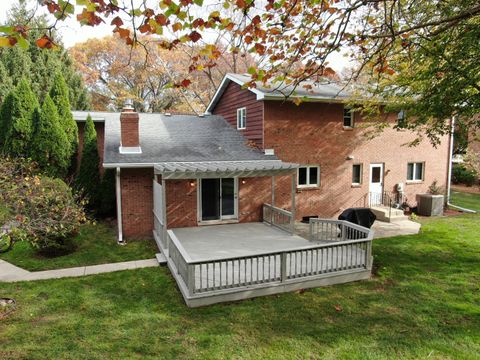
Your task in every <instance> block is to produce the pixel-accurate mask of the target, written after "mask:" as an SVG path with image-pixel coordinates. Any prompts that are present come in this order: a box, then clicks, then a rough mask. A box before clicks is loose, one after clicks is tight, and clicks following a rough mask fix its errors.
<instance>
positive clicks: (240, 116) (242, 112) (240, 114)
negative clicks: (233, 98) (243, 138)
mask: <svg viewBox="0 0 480 360" xmlns="http://www.w3.org/2000/svg"><path fill="white" fill-rule="evenodd" d="M242 121H243V124H242ZM242 125H243V126H242ZM246 128H247V108H246V107H242V108H239V109H237V129H238V130H245V129H246Z"/></svg>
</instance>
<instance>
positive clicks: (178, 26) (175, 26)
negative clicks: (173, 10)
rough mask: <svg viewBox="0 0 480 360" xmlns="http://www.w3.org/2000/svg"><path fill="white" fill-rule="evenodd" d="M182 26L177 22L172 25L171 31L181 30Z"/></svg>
mask: <svg viewBox="0 0 480 360" xmlns="http://www.w3.org/2000/svg"><path fill="white" fill-rule="evenodd" d="M182 28H183V26H182V24H180V23H178V22H177V23H175V24H173V25H172V30H173V31H180V30H182Z"/></svg>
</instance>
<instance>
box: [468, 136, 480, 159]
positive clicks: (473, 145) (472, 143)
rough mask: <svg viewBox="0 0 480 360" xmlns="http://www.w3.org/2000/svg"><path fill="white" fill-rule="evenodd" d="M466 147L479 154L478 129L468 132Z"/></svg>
mask: <svg viewBox="0 0 480 360" xmlns="http://www.w3.org/2000/svg"><path fill="white" fill-rule="evenodd" d="M468 149H469V150H470V151H472V152H474V153H476V154H480V130H477V131H476V132H474V131H472V132H471V133H470V134H469V136H468Z"/></svg>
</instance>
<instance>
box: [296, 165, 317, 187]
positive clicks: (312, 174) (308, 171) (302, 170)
mask: <svg viewBox="0 0 480 360" xmlns="http://www.w3.org/2000/svg"><path fill="white" fill-rule="evenodd" d="M297 178H298V187H316V186H318V185H319V184H320V181H319V180H320V167H319V166H302V167H299V168H298V177H297Z"/></svg>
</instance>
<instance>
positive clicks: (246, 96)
mask: <svg viewBox="0 0 480 360" xmlns="http://www.w3.org/2000/svg"><path fill="white" fill-rule="evenodd" d="M243 107H245V108H247V128H246V129H245V130H239V131H240V132H241V133H242V134H243V135H244V136H245V137H246V138H247V139H248V140H250V141H253V142H254V143H255V144H256V145H257V146H258V147H260V148H263V101H258V100H257V97H256V95H255V94H254V93H252V92H251V91H249V90H247V89H242V88H241V86H240V85H238V84H236V83H234V82H230V83H229V84H228V85H227V88H226V89H225V91H224V93H223V95H222V96H221V98H220V100H219V101H218V103H217V105H216V106H215V108H214V109H213V111H212V113H213V114H215V115H221V116H223V117H224V118H225V120H227V121H228V122H229V123H230V124H231V125H232V126H233V127H234V128H235V129H236V128H237V109H239V108H243Z"/></svg>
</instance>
